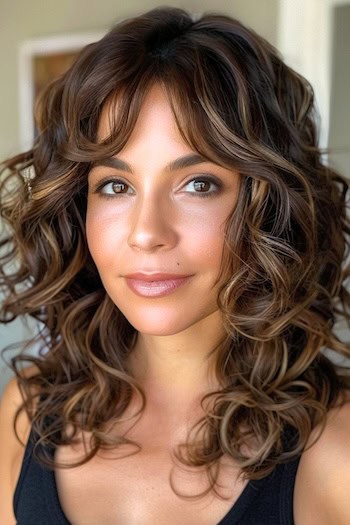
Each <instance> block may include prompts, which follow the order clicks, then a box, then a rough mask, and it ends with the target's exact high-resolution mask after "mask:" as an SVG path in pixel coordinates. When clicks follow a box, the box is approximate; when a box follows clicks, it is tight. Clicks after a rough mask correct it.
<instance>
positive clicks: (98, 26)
mask: <svg viewBox="0 0 350 525" xmlns="http://www.w3.org/2000/svg"><path fill="white" fill-rule="evenodd" d="M278 1H279V0H259V1H258V2H257V1H256V0H234V1H232V0H231V1H228V0H215V1H213V0H189V1H183V2H181V1H179V2H169V3H167V5H172V6H177V7H184V8H185V9H189V10H190V11H192V12H194V13H202V12H204V11H218V12H223V13H226V14H229V15H231V16H235V17H237V18H239V19H241V20H242V21H243V22H245V23H246V24H248V25H249V26H251V27H252V28H253V29H255V30H256V31H257V32H258V33H260V34H262V35H263V36H265V38H267V39H268V40H270V42H271V43H273V44H275V43H276V28H277V23H276V21H277V14H278ZM158 5H164V3H163V2H157V1H150V0H149V1H146V0H143V2H142V3H141V2H140V1H139V0H129V1H128V2H126V3H125V4H124V3H122V2H116V1H115V0H101V1H99V2H93V1H91V2H86V0H75V1H74V0H73V1H72V0H60V2H58V1H57V0H45V1H43V0H30V1H28V0H0V68H1V82H0V159H3V158H5V157H7V156H10V155H13V154H15V153H17V152H18V150H19V144H20V140H19V136H20V133H19V107H18V47H19V44H20V43H21V42H22V41H23V40H27V39H30V38H37V37H45V36H49V35H59V34H61V33H75V32H87V31H89V32H90V31H91V32H94V31H96V32H100V31H104V30H106V29H108V28H109V27H110V26H111V25H112V24H113V23H114V22H116V21H118V20H119V19H122V18H126V17H128V16H132V15H135V14H139V13H141V12H143V11H146V10H147V9H151V8H153V7H156V6H158ZM27 333H28V329H26V328H25V327H23V326H22V324H21V323H20V322H18V321H16V322H15V323H11V324H10V325H8V326H2V325H0V350H1V349H2V348H3V347H4V346H6V345H7V344H9V343H11V342H13V341H18V340H21V339H22V338H24V337H25V336H26V334H27ZM8 375H9V371H8V370H7V369H5V366H4V365H3V364H2V362H1V360H0V394H1V391H2V388H3V386H4V384H5V383H6V382H7V380H8Z"/></svg>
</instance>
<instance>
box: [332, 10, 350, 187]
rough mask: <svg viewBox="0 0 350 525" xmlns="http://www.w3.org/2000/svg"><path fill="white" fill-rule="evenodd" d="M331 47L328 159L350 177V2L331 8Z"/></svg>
mask: <svg viewBox="0 0 350 525" xmlns="http://www.w3.org/2000/svg"><path fill="white" fill-rule="evenodd" d="M332 48H333V49H332V57H333V60H332V82H331V111H330V122H329V145H330V151H331V160H332V161H333V162H334V165H335V167H336V168H337V169H338V170H339V171H341V172H342V173H344V174H345V175H346V176H347V178H348V179H350V4H348V5H343V6H338V7H336V8H334V15H333V46H332Z"/></svg>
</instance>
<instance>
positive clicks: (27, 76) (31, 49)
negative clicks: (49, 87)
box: [18, 30, 107, 150]
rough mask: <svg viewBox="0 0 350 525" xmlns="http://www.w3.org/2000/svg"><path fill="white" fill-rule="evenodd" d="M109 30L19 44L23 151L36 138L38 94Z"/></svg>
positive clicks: (21, 141) (52, 37) (20, 114)
mask: <svg viewBox="0 0 350 525" xmlns="http://www.w3.org/2000/svg"><path fill="white" fill-rule="evenodd" d="M106 31H107V30H106ZM106 31H101V32H86V33H78V34H62V35H54V36H48V37H45V38H35V39H31V40H26V41H23V42H22V43H21V44H20V46H19V60H18V80H19V129H20V136H19V141H20V147H21V149H22V150H27V149H29V148H31V147H32V145H33V141H34V139H35V135H36V129H35V123H34V116H33V110H34V104H35V100H36V97H37V95H38V93H39V92H40V91H41V90H42V89H43V87H45V85H46V84H47V83H49V82H50V81H52V80H53V79H54V78H56V77H58V76H60V75H61V74H62V73H64V71H65V70H66V69H68V67H69V66H70V65H71V63H72V62H73V60H74V58H75V57H76V55H77V54H78V52H79V51H80V50H81V49H82V48H83V47H84V46H86V45H88V44H90V43H93V42H96V41H97V40H100V39H101V38H102V37H103V35H104V34H105V32H106Z"/></svg>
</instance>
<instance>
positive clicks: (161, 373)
mask: <svg viewBox="0 0 350 525" xmlns="http://www.w3.org/2000/svg"><path fill="white" fill-rule="evenodd" d="M224 338H225V333H224V330H223V326H222V323H221V318H220V316H219V312H214V313H213V314H211V315H210V316H209V317H207V318H205V319H204V320H202V321H201V322H200V323H197V324H196V326H192V327H190V328H188V329H186V330H185V331H183V332H181V333H178V334H174V335H166V336H157V335H150V334H141V333H139V334H138V336H137V338H136V341H135V344H134V347H133V349H132V352H131V354H130V357H129V366H130V370H131V373H132V375H133V377H135V379H136V380H137V381H138V383H139V384H140V385H141V387H142V388H143V390H144V391H145V393H146V396H147V399H148V401H151V402H153V403H157V404H160V405H166V404H170V405H171V406H173V405H174V403H179V404H180V405H181V404H182V405H183V404H184V403H185V404H188V401H190V400H193V399H196V398H198V397H201V396H202V395H203V394H205V393H206V392H208V391H212V390H215V389H216V388H218V387H219V381H218V379H217V378H216V374H215V356H216V352H215V349H216V348H218V347H219V346H220V343H222V341H223V339H224Z"/></svg>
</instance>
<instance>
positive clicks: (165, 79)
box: [0, 7, 350, 525]
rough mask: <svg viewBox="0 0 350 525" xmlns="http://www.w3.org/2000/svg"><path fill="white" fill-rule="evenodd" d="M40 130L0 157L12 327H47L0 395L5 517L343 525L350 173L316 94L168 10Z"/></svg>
mask: <svg viewBox="0 0 350 525" xmlns="http://www.w3.org/2000/svg"><path fill="white" fill-rule="evenodd" d="M36 122H37V126H38V129H39V131H40V133H39V136H38V138H37V139H36V140H35V144H34V146H33V148H32V149H31V150H30V151H27V152H25V153H23V154H21V155H18V156H16V157H14V158H12V159H9V160H7V161H6V162H4V164H3V182H2V195H3V200H2V216H3V218H4V220H5V221H6V223H7V224H8V225H9V228H10V230H9V233H8V237H7V238H6V239H5V240H3V243H2V244H3V248H5V247H6V249H7V250H6V252H4V250H3V253H4V255H2V285H3V287H4V288H5V290H6V292H7V295H6V298H5V300H4V302H3V310H2V320H3V321H4V322H6V321H9V320H10V319H12V318H15V317H17V316H18V315H23V314H29V315H31V316H32V317H34V318H35V319H37V320H38V321H40V326H41V327H42V328H41V331H40V333H39V335H37V336H36V337H35V338H34V339H33V341H31V343H30V344H33V343H36V344H37V345H40V348H41V350H40V352H39V355H38V356H36V357H28V356H27V357H25V356H23V355H17V356H16V357H15V358H13V360H12V366H13V368H14V371H15V373H16V378H15V379H13V380H12V381H10V383H9V385H8V387H7V388H6V390H5V394H4V396H3V400H2V406H1V411H0V469H1V471H0V473H1V475H0V479H1V490H0V493H1V495H0V498H1V499H0V508H1V510H0V521H1V523H2V524H4V525H11V524H13V523H15V522H17V523H18V525H30V524H31V523H35V524H36V525H38V524H44V523H45V524H46V523H50V524H69V523H72V524H74V525H92V524H93V525H95V524H96V523H99V524H100V523H103V524H116V523H118V524H123V525H129V524H144V525H147V524H151V523H152V524H154V523H157V524H174V525H177V524H181V525H182V524H192V523H193V524H197V523H200V524H204V525H214V524H216V523H220V524H222V525H224V524H225V525H226V524H233V523H243V524H245V525H247V524H259V525H261V524H273V525H274V524H292V523H296V524H297V525H308V524H315V523H317V524H318V525H322V524H327V525H330V524H333V523H334V524H335V523H336V524H337V525H339V524H342V523H344V524H345V523H349V522H350V506H349V504H348V501H347V499H345V498H347V495H348V488H349V487H350V469H349V466H350V451H349V446H348V435H349V432H350V408H349V403H348V400H349V394H348V390H349V383H350V381H349V378H348V376H347V375H346V369H345V367H341V366H340V365H337V366H336V365H335V364H334V362H333V361H331V360H330V359H329V358H328V357H327V356H326V355H325V352H323V351H322V350H323V349H324V348H326V347H327V348H329V349H331V350H333V351H334V352H335V353H336V354H338V355H339V356H340V355H344V356H347V357H349V356H350V347H349V344H348V343H345V342H341V341H340V340H339V338H338V337H337V336H336V334H335V333H334V323H335V320H336V315H337V316H341V315H342V316H343V317H345V319H347V320H349V305H350V300H349V294H348V292H347V291H346V289H345V286H344V283H345V279H346V278H347V276H348V275H349V268H346V266H345V256H346V254H347V253H348V250H349V235H350V224H349V220H348V219H347V218H346V205H345V202H346V194H347V190H348V187H347V184H346V182H345V179H344V178H342V177H341V176H340V175H338V174H336V173H335V172H333V171H332V170H331V169H330V168H328V167H327V166H325V165H324V164H323V162H322V158H321V152H320V151H319V149H318V147H317V137H316V130H315V124H314V121H313V94H312V89H311V87H310V85H309V84H308V83H307V82H306V81H305V80H304V79H303V78H302V77H300V76H299V75H298V74H296V73H295V72H294V71H292V70H291V69H289V68H288V67H287V66H286V65H285V64H284V63H283V61H282V60H281V58H280V57H279V56H278V53H277V52H276V50H275V49H274V48H273V47H272V46H270V45H269V44H268V43H267V42H266V41H265V40H264V39H262V38H261V37H259V36H258V35H256V34H255V33H254V32H253V31H250V30H248V29H247V28H245V27H244V26H243V25H242V24H240V23H239V22H237V21H236V20H233V19H231V18H229V17H227V16H223V15H219V14H217V15H215V14H206V15H203V16H202V17H200V18H197V19H195V18H194V17H191V16H190V15H189V14H188V13H186V12H185V11H183V10H181V9H175V8H167V7H163V8H159V9H155V10H152V11H150V12H148V13H146V14H143V15H141V16H138V17H136V18H132V19H128V20H125V21H123V22H121V23H120V24H118V25H117V26H116V27H115V28H113V29H112V30H111V31H110V32H109V33H108V34H107V35H106V36H105V37H104V38H103V39H102V40H101V41H99V42H96V43H94V44H91V45H89V46H87V47H86V48H85V49H84V50H83V51H82V52H81V53H80V55H79V57H78V58H77V60H76V62H75V63H74V64H73V66H72V67H71V69H70V70H69V71H68V72H67V73H66V74H64V75H63V76H62V77H61V78H59V79H58V80H56V81H55V82H53V83H52V84H51V85H50V86H49V87H48V88H47V89H46V91H45V92H44V94H43V95H42V96H41V98H40V100H39V102H38V104H37V107H36ZM15 261H16V262H17V264H16V265H15V266H11V269H9V264H10V263H12V264H14V262H15ZM338 361H339V360H338ZM23 362H31V365H30V366H29V367H20V366H19V365H20V364H21V363H23ZM21 408H22V410H20V409H21ZM17 409H18V410H17ZM16 415H17V416H18V418H17V419H16V422H15V416H16ZM15 428H16V430H17V434H18V436H17V437H16V435H15ZM20 441H22V444H21V443H20ZM12 500H13V502H12ZM12 505H13V509H12Z"/></svg>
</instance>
